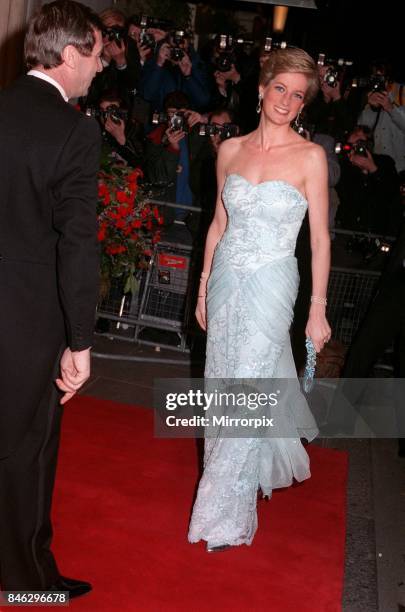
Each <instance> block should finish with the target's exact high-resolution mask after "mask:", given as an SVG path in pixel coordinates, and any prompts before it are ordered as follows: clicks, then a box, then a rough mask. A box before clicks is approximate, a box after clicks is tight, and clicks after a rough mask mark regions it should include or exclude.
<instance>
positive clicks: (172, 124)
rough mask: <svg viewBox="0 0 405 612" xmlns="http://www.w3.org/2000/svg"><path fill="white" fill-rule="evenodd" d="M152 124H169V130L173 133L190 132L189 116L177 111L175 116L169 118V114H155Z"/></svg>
mask: <svg viewBox="0 0 405 612" xmlns="http://www.w3.org/2000/svg"><path fill="white" fill-rule="evenodd" d="M152 123H153V124H154V125H159V124H161V123H167V124H168V127H169V129H171V130H173V131H175V132H176V131H180V130H181V131H183V132H187V131H188V123H187V115H186V113H185V112H184V111H176V112H175V113H174V115H172V116H171V117H169V115H168V114H167V113H153V115H152Z"/></svg>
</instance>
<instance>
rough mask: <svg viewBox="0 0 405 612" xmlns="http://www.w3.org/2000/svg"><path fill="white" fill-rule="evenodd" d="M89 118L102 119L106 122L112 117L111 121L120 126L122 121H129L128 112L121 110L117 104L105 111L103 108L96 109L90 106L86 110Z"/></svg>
mask: <svg viewBox="0 0 405 612" xmlns="http://www.w3.org/2000/svg"><path fill="white" fill-rule="evenodd" d="M85 115H86V116H87V117H101V118H102V119H103V120H104V121H106V120H107V119H108V117H110V119H111V121H113V122H114V123H116V124H117V125H119V123H120V121H126V120H127V119H128V111H127V110H124V109H122V108H120V107H119V106H117V105H116V104H111V106H109V107H108V108H106V109H105V110H102V109H101V108H94V107H92V106H89V107H87V108H86V110H85Z"/></svg>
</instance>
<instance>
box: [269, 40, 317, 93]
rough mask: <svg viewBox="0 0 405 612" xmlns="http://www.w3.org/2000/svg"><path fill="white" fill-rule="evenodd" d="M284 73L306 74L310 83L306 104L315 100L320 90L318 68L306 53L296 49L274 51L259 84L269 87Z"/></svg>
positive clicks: (288, 48)
mask: <svg viewBox="0 0 405 612" xmlns="http://www.w3.org/2000/svg"><path fill="white" fill-rule="evenodd" d="M283 72H299V73H300V74H304V75H305V76H306V78H307V82H308V89H307V91H306V92H305V97H304V102H305V103H306V104H308V103H309V102H311V100H313V99H314V98H315V96H316V94H317V93H318V89H319V74H318V68H317V66H316V64H315V62H314V60H313V59H312V57H311V56H310V55H308V53H307V52H306V51H304V50H303V49H298V48H295V47H287V49H276V50H275V51H272V52H271V53H270V56H269V59H268V60H266V62H265V63H264V64H263V67H262V69H261V71H260V77H259V84H260V85H262V86H263V87H267V85H268V84H269V83H270V81H272V80H273V79H274V78H275V77H276V76H277V75H279V74H282V73H283Z"/></svg>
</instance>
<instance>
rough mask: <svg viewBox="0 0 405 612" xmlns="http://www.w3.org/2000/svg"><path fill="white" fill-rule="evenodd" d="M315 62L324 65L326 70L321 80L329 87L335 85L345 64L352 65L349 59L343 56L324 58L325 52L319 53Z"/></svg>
mask: <svg viewBox="0 0 405 612" xmlns="http://www.w3.org/2000/svg"><path fill="white" fill-rule="evenodd" d="M317 63H318V66H326V68H327V70H326V72H325V74H324V76H323V79H322V80H323V82H324V83H326V84H327V85H328V86H329V87H337V85H338V84H339V80H340V78H341V76H342V72H343V69H344V68H345V67H347V66H352V65H353V62H352V61H351V60H345V59H343V58H339V59H332V58H326V56H325V53H319V55H318V62H317Z"/></svg>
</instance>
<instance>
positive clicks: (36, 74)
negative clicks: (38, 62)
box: [27, 70, 69, 102]
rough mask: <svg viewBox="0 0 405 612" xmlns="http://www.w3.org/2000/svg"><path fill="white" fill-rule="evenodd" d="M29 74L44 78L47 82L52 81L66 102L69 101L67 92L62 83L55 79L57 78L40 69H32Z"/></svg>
mask: <svg viewBox="0 0 405 612" xmlns="http://www.w3.org/2000/svg"><path fill="white" fill-rule="evenodd" d="M27 74H28V75H29V76H34V77H37V78H38V79H42V80H43V81H46V82H47V83H50V84H51V85H53V86H54V87H56V89H58V90H59V91H60V93H61V95H62V97H63V99H64V100H65V102H69V98H68V97H67V95H66V92H65V90H64V89H63V87H62V85H61V84H60V83H58V81H55V79H53V78H52V77H50V76H49V75H48V74H45V72H41V71H40V70H30V71H29V72H27Z"/></svg>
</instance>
